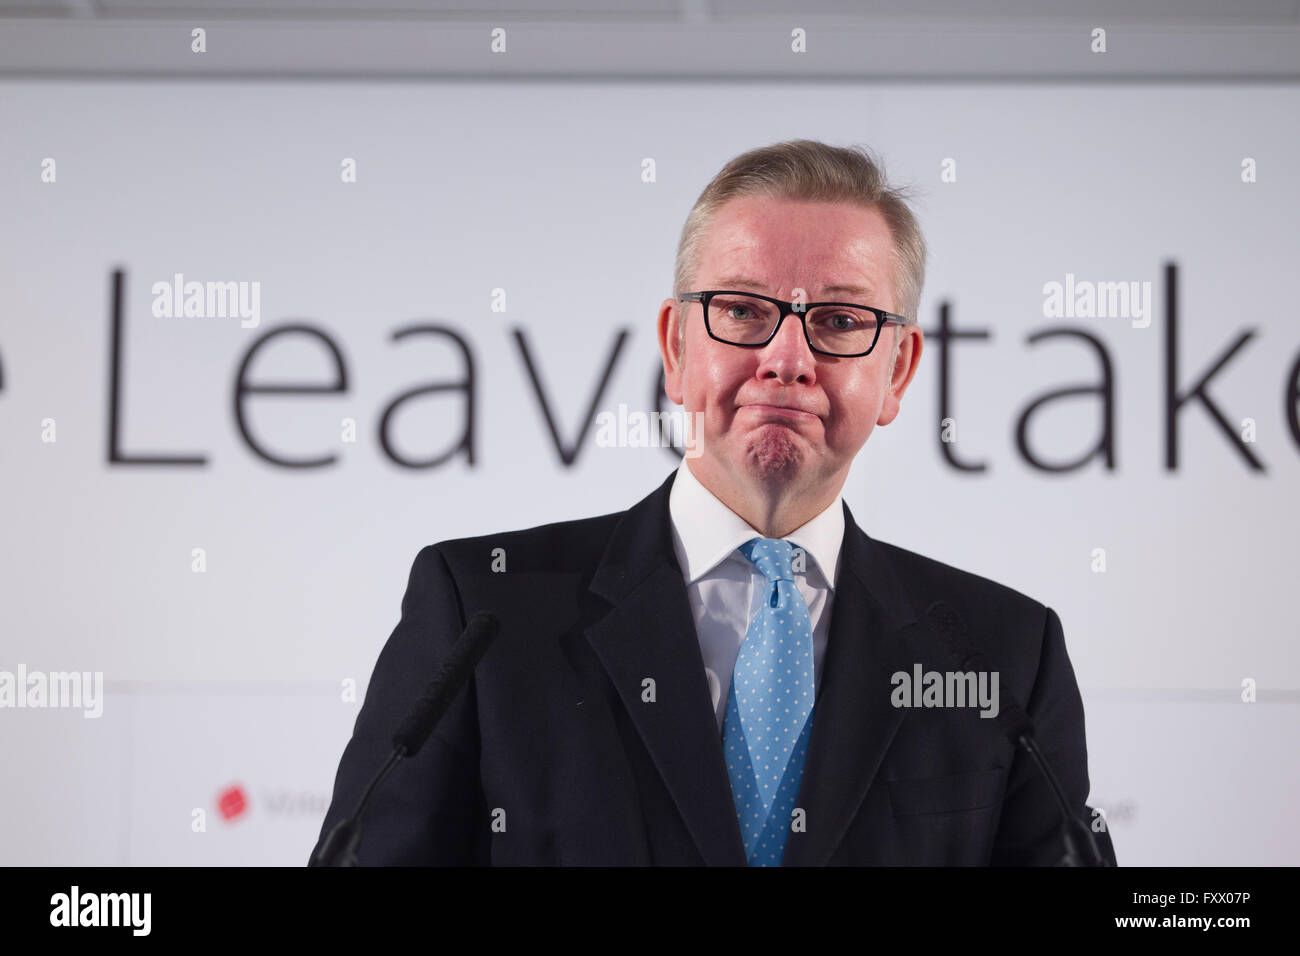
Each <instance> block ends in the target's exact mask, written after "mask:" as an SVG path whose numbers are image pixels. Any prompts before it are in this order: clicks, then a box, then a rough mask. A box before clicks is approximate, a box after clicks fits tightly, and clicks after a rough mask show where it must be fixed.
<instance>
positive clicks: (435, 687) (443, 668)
mask: <svg viewBox="0 0 1300 956" xmlns="http://www.w3.org/2000/svg"><path fill="white" fill-rule="evenodd" d="M499 629H500V623H499V622H498V621H497V619H496V616H495V615H493V614H490V613H488V612H487V611H480V612H479V613H478V614H475V615H474V616H473V617H472V618H470V620H469V623H468V624H466V625H465V630H464V631H463V632H462V633H461V635H460V637H459V638H458V639H457V640H456V643H455V644H453V645H452V648H451V652H450V653H449V654H448V655H447V657H446V658H445V659H444V660H443V662H442V663H441V664H440V665H439V666H438V670H437V672H436V673H435V674H434V675H433V679H432V680H431V681H429V686H428V687H427V688H426V689H425V691H424V693H423V694H421V695H420V698H419V699H418V700H417V701H416V702H415V703H414V705H412V707H411V709H410V711H409V712H408V713H407V715H406V719H405V720H403V721H402V724H401V726H400V727H398V728H397V732H396V733H395V734H393V751H392V753H390V754H389V755H388V762H387V763H385V764H384V766H383V767H382V768H380V770H379V773H377V774H376V775H375V776H374V778H373V779H372V780H371V781H370V785H369V786H368V787H366V790H365V793H363V794H362V795H361V801H360V802H359V803H358V804H357V808H356V810H355V811H353V813H352V815H351V816H350V817H345V818H344V819H342V820H340V821H339V822H338V823H337V824H335V825H334V828H333V829H332V830H330V832H329V835H328V836H327V837H326V838H325V840H324V842H323V843H321V845H320V848H319V849H318V850H317V851H316V852H315V853H313V854H312V858H311V860H310V861H309V862H308V864H307V865H308V866H356V865H357V850H358V849H359V848H360V846H361V819H362V817H363V816H364V815H365V812H366V807H367V806H368V805H369V803H370V797H371V796H372V795H373V794H374V792H375V791H376V790H377V789H378V788H379V786H380V784H382V783H383V782H384V780H386V779H387V777H388V775H389V774H390V773H392V771H393V768H394V767H396V766H397V765H398V764H399V763H401V762H402V760H404V759H405V758H407V757H414V756H415V755H416V754H417V753H419V751H420V748H421V747H423V746H424V742H425V741H426V740H428V739H429V734H431V733H433V728H434V726H435V725H436V724H437V723H438V721H439V720H441V719H442V715H443V714H445V713H446V712H447V708H448V707H450V706H451V702H452V701H453V700H455V698H456V695H457V694H459V693H460V691H461V689H462V688H464V686H465V685H466V684H468V683H469V679H470V675H472V674H473V673H474V668H475V667H477V666H478V662H479V661H481V660H482V659H483V655H484V654H485V653H486V652H487V649H488V645H489V644H491V643H492V641H493V639H494V638H495V637H496V636H497V631H498V630H499Z"/></svg>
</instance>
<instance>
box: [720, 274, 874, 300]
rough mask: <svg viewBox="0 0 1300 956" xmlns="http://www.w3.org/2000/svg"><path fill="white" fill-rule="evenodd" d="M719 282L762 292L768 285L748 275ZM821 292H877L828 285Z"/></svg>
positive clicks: (867, 287) (860, 294)
mask: <svg viewBox="0 0 1300 956" xmlns="http://www.w3.org/2000/svg"><path fill="white" fill-rule="evenodd" d="M718 282H719V284H720V287H721V288H724V289H753V290H755V291H757V292H762V291H763V290H764V288H765V287H766V286H765V283H762V282H759V281H758V280H757V279H751V278H749V277H748V276H726V277H724V278H721V279H719V280H718ZM821 294H822V295H823V296H826V295H844V294H847V295H857V296H871V295H874V294H875V293H874V290H873V289H872V288H871V287H870V286H860V285H828V286H825V287H824V288H823V289H822V291H821Z"/></svg>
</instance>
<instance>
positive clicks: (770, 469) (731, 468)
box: [659, 196, 922, 495]
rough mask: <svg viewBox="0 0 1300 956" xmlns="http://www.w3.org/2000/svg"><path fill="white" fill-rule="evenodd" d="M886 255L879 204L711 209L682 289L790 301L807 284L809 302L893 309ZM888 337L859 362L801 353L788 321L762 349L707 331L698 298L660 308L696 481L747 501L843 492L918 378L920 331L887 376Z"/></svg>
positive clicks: (768, 203) (671, 388) (910, 332)
mask: <svg viewBox="0 0 1300 956" xmlns="http://www.w3.org/2000/svg"><path fill="white" fill-rule="evenodd" d="M892 252H893V247H892V238H891V236H890V233H889V227H888V225H887V224H886V223H885V220H884V217H883V216H882V215H881V214H880V213H879V211H877V210H876V209H868V208H864V207H859V206H854V205H849V204H842V203H824V202H801V201H792V200H783V199H770V198H766V197H760V196H747V197H740V198H737V199H733V200H731V201H730V202H728V203H727V204H726V205H724V206H722V207H721V208H720V209H719V210H718V211H717V213H716V214H715V216H714V218H713V221H712V223H711V225H710V226H709V227H708V228H707V230H706V232H705V235H704V242H703V243H702V246H701V251H700V256H699V261H698V267H697V269H696V275H695V282H694V288H692V289H690V290H684V291H691V292H695V291H700V290H703V289H734V290H738V291H748V292H759V293H762V294H764V295H770V296H773V297H775V298H778V299H787V300H793V299H794V298H795V291H794V290H795V289H802V290H803V292H804V301H806V302H820V301H835V302H854V303H858V304H861V305H870V306H874V307H876V308H879V309H885V310H887V311H890V312H896V311H897V307H898V300H897V295H896V289H895V286H894V273H893V264H892V262H893V260H892ZM745 280H752V282H749V281H745ZM837 287H840V288H837ZM683 321H684V322H685V342H684V350H683V354H682V355H678V353H677V337H678V329H679V326H680V324H681V323H682V322H683ZM895 334H896V333H895V326H893V325H886V326H885V327H884V328H882V329H881V331H880V338H879V339H878V340H877V342H876V346H875V348H874V349H873V350H872V352H871V354H870V355H867V356H862V357H857V358H836V357H833V356H829V355H821V354H818V353H815V352H813V351H812V350H811V349H809V347H808V343H807V342H806V341H805V339H804V334H803V328H802V327H801V325H800V322H799V315H798V313H793V314H791V315H788V316H786V318H785V321H783V322H782V323H781V327H780V329H779V331H778V332H777V334H776V337H775V338H773V339H772V341H771V342H769V343H768V344H767V345H766V346H764V347H763V348H737V347H735V346H732V345H726V344H724V343H722V342H718V341H715V340H714V339H712V338H710V337H709V335H708V332H707V331H706V330H705V327H704V315H703V306H702V305H701V304H700V303H698V302H676V301H674V300H673V299H667V300H665V302H664V303H663V304H662V305H661V307H660V311H659V346H660V352H661V354H662V356H663V361H664V376H665V384H666V390H667V393H668V397H669V398H671V399H672V400H673V401H674V402H676V403H678V404H681V405H684V406H685V410H686V411H687V412H688V413H692V414H693V413H702V421H703V434H702V435H697V436H696V440H697V441H699V442H700V443H701V446H702V450H701V453H700V456H699V457H698V458H697V459H694V460H693V461H692V463H691V466H692V470H693V471H694V472H695V474H696V476H697V477H699V478H700V479H701V480H703V481H705V482H706V484H708V485H709V486H710V487H711V488H714V489H716V488H730V489H738V490H740V491H741V493H742V494H743V493H744V491H746V490H752V489H755V488H757V487H759V486H765V487H769V488H770V487H780V488H789V487H791V486H793V488H794V489H795V490H800V491H807V492H811V493H815V494H819V495H821V494H822V493H827V494H832V495H833V494H834V493H835V492H838V490H839V489H840V487H842V485H843V482H844V479H845V477H847V475H848V470H849V466H850V464H851V463H852V461H853V458H854V456H855V455H856V454H857V453H858V450H859V449H860V448H861V447H862V446H863V444H865V443H866V440H867V437H868V436H869V435H870V434H871V430H872V429H873V428H874V427H875V426H876V425H887V424H889V423H890V422H891V421H893V420H894V418H895V416H896V415H897V414H898V408H899V401H900V400H901V398H902V395H903V391H904V389H905V388H906V387H907V385H908V383H909V382H910V381H911V379H912V376H913V374H914V373H915V371H916V365H917V361H918V360H919V358H920V353H921V338H922V336H921V333H920V330H919V329H918V328H917V327H916V326H914V325H913V326H906V327H904V328H903V332H902V335H903V339H902V342H901V345H900V348H899V353H898V359H897V363H896V368H895V369H894V372H893V375H892V378H891V374H890V358H891V353H892V351H893V343H894V335H895Z"/></svg>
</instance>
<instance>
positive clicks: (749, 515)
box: [686, 459, 844, 538]
mask: <svg viewBox="0 0 1300 956" xmlns="http://www.w3.org/2000/svg"><path fill="white" fill-rule="evenodd" d="M686 467H687V468H689V469H690V470H691V474H692V475H694V476H695V480H696V481H698V482H699V483H700V484H701V485H703V486H704V487H705V488H706V489H708V491H709V492H710V493H711V494H712V495H713V496H714V497H715V498H717V499H718V500H719V501H721V502H722V503H723V504H724V505H726V506H727V507H728V508H730V509H731V510H732V511H734V512H735V513H736V514H738V515H739V516H740V517H741V518H743V519H744V521H745V523H746V524H748V525H749V526H750V527H751V528H753V529H754V530H756V531H758V532H759V533H760V534H762V535H763V537H765V538H784V537H786V536H788V535H789V534H791V533H792V532H794V531H795V530H797V529H799V528H802V527H803V526H804V525H806V524H807V523H808V522H809V521H811V520H812V519H813V518H815V517H817V516H818V515H819V514H821V513H822V512H823V511H825V510H826V509H827V508H828V507H830V505H831V503H832V502H834V501H835V499H836V497H837V496H838V495H839V493H840V489H841V488H843V487H844V476H842V475H841V476H839V480H838V481H831V482H826V483H824V484H823V485H822V486H821V487H820V488H810V487H808V486H807V485H805V484H802V483H799V482H794V481H791V482H785V483H782V484H768V483H751V484H750V485H748V486H744V487H742V486H740V485H738V484H735V483H733V482H730V481H727V480H725V477H724V476H720V475H718V474H716V473H714V472H713V471H712V470H711V469H708V468H703V469H701V470H700V471H697V470H696V469H695V466H694V462H693V461H692V460H691V459H688V460H687V464H686Z"/></svg>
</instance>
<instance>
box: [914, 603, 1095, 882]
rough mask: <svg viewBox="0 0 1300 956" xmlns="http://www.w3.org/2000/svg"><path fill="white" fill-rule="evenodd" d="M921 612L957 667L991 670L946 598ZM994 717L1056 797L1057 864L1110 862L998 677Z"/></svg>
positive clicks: (1079, 864) (1012, 696) (970, 669)
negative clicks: (1059, 846)
mask: <svg viewBox="0 0 1300 956" xmlns="http://www.w3.org/2000/svg"><path fill="white" fill-rule="evenodd" d="M925 616H926V617H927V618H928V619H929V621H930V623H931V624H933V625H934V627H935V629H936V630H937V631H938V632H939V636H940V637H941V638H942V639H943V643H944V645H945V647H946V649H947V650H948V653H949V655H950V656H951V657H952V659H953V660H954V661H955V662H956V664H957V668H958V670H960V671H977V672H980V671H982V672H984V673H991V671H992V669H991V668H990V667H989V666H988V664H987V663H986V662H985V660H984V655H983V654H981V653H980V651H979V648H977V647H976V646H975V643H974V641H972V640H971V638H970V634H969V632H967V630H966V625H965V623H964V622H963V621H962V619H961V617H960V616H959V615H958V614H957V612H956V611H954V610H953V609H952V607H951V606H950V605H949V604H948V602H947V601H936V602H935V603H933V604H931V605H930V606H929V607H928V608H926V611H925ZM994 719H995V720H996V722H997V724H998V726H999V727H1001V728H1002V732H1003V733H1004V734H1006V735H1007V737H1008V738H1009V739H1010V740H1011V742H1012V743H1014V744H1015V745H1016V746H1017V747H1019V748H1021V749H1022V750H1024V751H1025V752H1026V753H1028V754H1029V756H1030V758H1031V759H1032V760H1033V762H1034V766H1036V767H1037V768H1038V770H1039V772H1040V773H1041V774H1042V775H1043V777H1044V778H1046V780H1047V783H1048V785H1049V786H1050V787H1051V789H1052V794H1053V796H1055V798H1056V805H1057V807H1058V808H1059V809H1060V811H1061V840H1062V842H1063V843H1064V844H1065V854H1064V855H1063V856H1062V857H1061V859H1060V860H1059V861H1058V862H1057V866H1109V865H1110V863H1109V862H1108V861H1107V860H1106V859H1105V858H1104V857H1103V856H1102V855H1101V851H1100V850H1099V849H1098V848H1097V843H1096V841H1095V840H1094V839H1093V835H1092V830H1091V829H1089V827H1088V825H1087V824H1086V823H1084V822H1083V821H1082V820H1080V819H1079V818H1078V817H1076V816H1075V815H1074V812H1073V811H1072V810H1071V809H1070V802H1069V800H1067V799H1066V796H1065V790H1064V789H1062V787H1061V782H1060V781H1059V780H1057V779H1056V774H1054V773H1052V768H1051V766H1050V765H1049V764H1048V762H1047V758H1046V757H1045V756H1044V755H1043V752H1042V750H1040V749H1039V747H1038V741H1037V740H1036V739H1035V737H1034V725H1033V723H1032V721H1030V719H1029V715H1028V714H1026V713H1025V711H1024V709H1023V708H1022V707H1021V706H1020V702H1019V701H1017V700H1016V698H1015V696H1014V695H1013V694H1012V693H1011V691H1010V690H1009V689H1008V687H1007V685H1006V684H1005V683H1004V682H1002V681H999V682H998V713H997V716H996V717H995V718H994Z"/></svg>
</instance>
